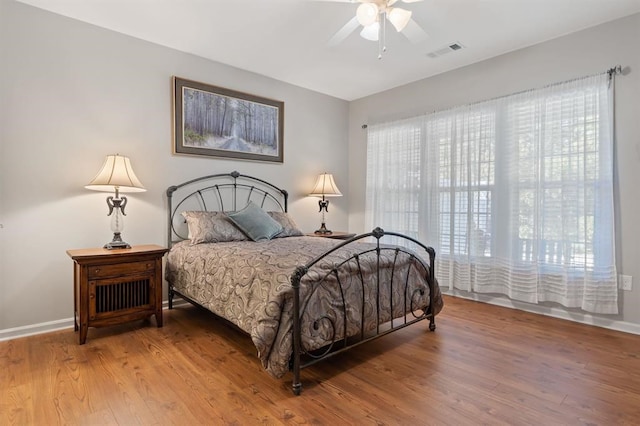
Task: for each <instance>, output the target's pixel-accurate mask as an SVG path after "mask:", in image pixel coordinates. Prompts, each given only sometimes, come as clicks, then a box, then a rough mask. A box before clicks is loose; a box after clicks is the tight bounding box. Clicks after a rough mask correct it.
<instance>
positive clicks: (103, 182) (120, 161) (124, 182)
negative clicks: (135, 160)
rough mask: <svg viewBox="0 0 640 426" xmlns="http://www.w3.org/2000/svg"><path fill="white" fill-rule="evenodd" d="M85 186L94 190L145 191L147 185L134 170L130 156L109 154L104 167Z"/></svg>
mask: <svg viewBox="0 0 640 426" xmlns="http://www.w3.org/2000/svg"><path fill="white" fill-rule="evenodd" d="M85 188H87V189H92V190H94V191H106V192H113V191H115V190H118V191H120V192H144V191H146V189H145V187H144V186H143V185H142V183H141V182H140V180H138V177H137V176H136V174H135V173H134V172H133V168H132V167H131V161H130V160H129V157H124V156H122V155H118V154H116V155H107V158H106V159H105V160H104V164H103V165H102V168H101V169H100V171H99V172H98V174H97V175H96V177H94V178H93V180H92V181H91V182H89V184H88V185H85Z"/></svg>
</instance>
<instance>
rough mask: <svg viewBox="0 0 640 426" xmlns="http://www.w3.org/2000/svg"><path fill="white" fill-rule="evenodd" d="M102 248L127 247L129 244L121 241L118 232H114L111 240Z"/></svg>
mask: <svg viewBox="0 0 640 426" xmlns="http://www.w3.org/2000/svg"><path fill="white" fill-rule="evenodd" d="M104 248H106V249H107V250H113V249H128V248H131V246H130V245H129V243H125V242H124V241H122V237H121V236H120V233H119V232H114V233H113V240H112V241H111V242H110V243H107V244H105V245H104Z"/></svg>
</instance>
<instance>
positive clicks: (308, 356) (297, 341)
mask: <svg viewBox="0 0 640 426" xmlns="http://www.w3.org/2000/svg"><path fill="white" fill-rule="evenodd" d="M385 235H386V236H391V237H396V239H399V240H405V241H407V242H410V243H412V245H413V246H415V247H417V248H418V250H420V249H422V250H424V251H425V252H426V253H427V254H428V256H429V264H428V265H427V264H425V262H424V260H423V259H422V258H421V257H420V256H418V255H417V254H416V253H415V252H414V251H413V250H409V249H406V248H404V247H402V246H399V245H394V246H389V245H382V244H381V243H380V240H381V239H382V238H383V237H384V236H385ZM369 237H374V238H375V248H373V249H367V250H366V251H363V252H356V253H354V254H352V255H351V256H350V257H349V258H347V259H345V260H344V261H341V262H340V263H337V264H334V265H333V266H332V267H331V268H326V267H325V268H324V269H322V272H321V273H319V274H318V273H317V271H315V272H314V274H315V275H317V276H314V278H313V280H312V281H309V278H310V277H309V274H310V271H312V270H313V268H314V266H316V265H318V264H320V263H321V262H322V261H323V260H326V257H327V256H329V255H331V254H332V253H334V252H335V251H337V250H340V249H341V248H343V247H345V246H348V245H350V244H352V243H354V242H355V241H358V240H362V239H365V238H369ZM386 252H390V253H389V254H390V255H391V256H392V257H393V263H392V265H391V271H390V278H387V277H383V274H382V273H381V272H382V271H381V256H382V254H383V253H385V254H386ZM371 254H373V255H374V256H375V257H376V270H375V272H374V274H375V290H374V294H375V299H376V300H375V311H376V313H375V314H376V315H377V321H376V324H377V325H376V327H375V329H365V319H364V311H365V307H364V303H365V301H364V297H365V279H364V277H363V270H362V265H361V263H360V258H361V257H362V256H365V255H371ZM400 256H409V257H410V258H411V260H417V261H418V264H419V265H421V266H422V268H423V271H422V273H423V274H424V278H425V280H426V282H427V285H428V288H429V304H428V306H426V307H425V308H416V307H415V306H414V300H415V297H416V296H424V294H416V292H419V291H422V292H423V291H424V290H415V291H414V292H413V294H409V291H408V290H409V284H410V282H409V281H410V277H409V268H407V271H406V274H407V275H406V277H399V282H401V283H402V282H403V283H404V289H403V294H404V296H403V298H402V300H394V290H393V282H394V278H396V279H398V274H401V273H402V271H400V269H401V268H397V262H398V259H399V257H400ZM434 266H435V250H434V249H433V248H432V247H427V246H426V245H424V244H422V243H421V242H419V241H417V240H415V239H413V238H411V237H409V236H406V235H402V234H399V233H395V232H385V231H384V230H382V229H381V228H376V229H374V230H373V231H372V232H369V233H366V234H361V235H358V236H356V237H354V238H352V239H350V240H348V241H344V242H343V243H341V244H339V245H337V246H336V247H334V248H333V249H331V250H330V251H328V252H326V253H324V254H323V255H321V256H319V257H317V258H315V259H313V260H312V261H310V262H308V263H307V264H306V265H304V266H299V267H298V268H297V269H296V270H295V272H294V274H293V275H292V277H291V285H292V287H293V297H294V298H293V311H294V314H293V354H292V358H291V370H292V373H293V385H292V387H293V393H294V394H296V395H299V394H300V392H301V390H302V383H301V382H300V370H301V369H303V368H305V367H308V366H310V365H313V364H315V363H316V362H318V361H320V360H323V359H325V358H328V357H331V356H334V355H336V354H339V353H341V352H343V351H345V350H347V349H349V348H352V347H354V346H358V345H361V344H363V343H366V342H369V341H371V340H373V339H377V338H378V337H382V336H384V335H386V334H388V333H391V332H393V331H396V330H399V329H402V328H404V327H407V326H409V325H411V324H414V323H416V322H418V321H422V320H425V319H428V320H429V329H430V330H431V331H434V330H435V328H436V325H435V315H434V313H433V310H432V309H433V296H434V294H435V285H436V284H435V282H436V281H435V270H434ZM346 268H349V273H350V274H355V275H356V281H357V280H359V282H360V283H361V286H362V301H361V303H362V307H361V309H360V310H359V311H360V312H361V316H362V317H361V318H359V319H358V320H359V322H360V324H359V329H360V330H359V333H355V335H354V334H353V333H352V334H351V335H348V333H347V327H348V326H349V325H352V326H353V325H354V324H353V322H351V323H349V320H348V315H347V310H348V306H347V305H346V298H345V288H344V283H343V282H342V280H341V273H343V274H344V270H345V269H346ZM386 268H387V269H388V266H387V267H386ZM386 275H389V274H388V273H387V274H386ZM342 276H343V275H342ZM305 278H306V280H305ZM387 279H388V281H389V282H388V286H386V285H383V282H382V281H383V280H387ZM329 280H331V282H332V284H331V285H334V286H336V283H337V286H338V287H339V288H337V290H338V291H337V293H338V294H339V299H340V300H338V301H334V306H338V308H339V309H341V315H342V318H341V321H334V319H332V318H330V317H329V316H327V315H322V316H321V317H320V318H314V319H305V313H306V312H307V308H308V303H309V299H310V298H309V297H308V296H309V294H311V293H313V292H315V291H316V290H317V289H318V288H319V287H320V286H322V285H323V284H324V283H326V282H328V281H329ZM396 282H398V280H397V281H396ZM305 286H307V287H306V288H304V287H305ZM387 287H388V289H389V291H390V293H389V299H388V300H389V303H390V306H381V305H380V303H381V302H380V301H381V299H382V297H381V294H380V291H381V289H382V288H387ZM302 290H305V291H304V293H306V296H305V298H304V299H302V296H303V295H302V294H301V293H302ZM367 290H369V294H370V295H371V289H367ZM397 303H401V304H403V311H402V312H404V315H403V316H402V317H396V318H394V316H393V313H394V312H395V311H394V306H395V304H397ZM384 309H389V312H390V315H391V320H390V321H388V322H383V321H381V320H380V315H381V312H382V311H383V310H384ZM417 310H418V311H420V312H419V313H416V311H417ZM303 321H311V322H310V323H308V324H303V323H302V322H303ZM336 322H341V323H342V329H341V330H340V332H338V330H337V329H336V327H337V326H336ZM381 322H383V324H381ZM320 323H323V324H325V325H326V326H328V328H329V330H332V331H331V332H332V336H331V338H330V339H329V341H330V343H329V344H328V345H326V346H324V347H322V348H320V349H317V350H308V349H307V348H305V347H303V339H302V335H301V333H302V329H303V325H305V326H309V325H310V326H311V327H312V328H313V329H316V330H317V329H318V326H319V324H320ZM307 328H308V327H307ZM356 328H357V327H356ZM352 329H353V327H352ZM336 336H340V337H339V338H338V337H336Z"/></svg>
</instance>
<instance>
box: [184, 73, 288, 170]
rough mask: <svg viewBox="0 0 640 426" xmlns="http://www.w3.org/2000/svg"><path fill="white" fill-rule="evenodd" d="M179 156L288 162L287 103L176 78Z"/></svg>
mask: <svg viewBox="0 0 640 426" xmlns="http://www.w3.org/2000/svg"><path fill="white" fill-rule="evenodd" d="M173 86H174V89H173V90H174V91H173V95H174V96H173V107H174V123H173V128H174V152H175V153H176V154H193V155H207V156H212V157H226V158H238V159H243V160H259V161H273V162H278V163H282V162H283V145H284V144H283V140H282V136H283V131H284V117H283V115H284V102H281V101H274V100H272V99H266V98H261V97H259V96H254V95H249V94H247V93H242V92H236V91H234V90H229V89H225V88H222V87H217V86H211V85H209V84H204V83H198V82H195V81H190V80H185V79H182V78H178V77H174V78H173Z"/></svg>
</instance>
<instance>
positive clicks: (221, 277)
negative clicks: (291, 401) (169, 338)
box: [166, 237, 442, 377]
mask: <svg viewBox="0 0 640 426" xmlns="http://www.w3.org/2000/svg"><path fill="white" fill-rule="evenodd" d="M339 242H340V241H336V240H332V239H328V238H314V237H289V238H276V239H273V240H270V241H261V242H253V241H239V242H228V243H214V244H198V245H190V244H189V241H183V242H180V243H177V244H175V245H174V246H173V248H172V249H171V251H170V252H169V255H168V257H167V263H166V279H167V281H168V282H169V283H170V284H172V285H173V286H174V287H175V289H176V290H177V291H178V292H180V293H182V294H184V295H185V296H187V297H189V298H191V299H193V300H195V301H196V302H198V303H199V304H201V305H202V306H204V307H205V308H207V309H209V310H210V311H212V312H213V313H215V314H217V315H219V316H221V317H223V318H225V319H227V320H229V321H231V322H232V323H234V324H236V325H237V326H238V327H240V328H241V329H242V330H244V331H245V332H247V333H248V334H249V335H250V336H251V339H252V340H253V343H254V344H255V346H256V348H257V350H258V356H259V358H260V360H261V362H262V364H263V366H264V367H265V369H266V370H267V371H268V372H269V373H270V374H271V375H273V376H275V377H281V376H283V375H284V374H285V373H286V372H287V371H288V370H289V358H290V357H291V353H292V347H293V340H292V327H293V325H292V312H293V289H292V287H291V282H290V278H291V275H292V273H293V271H294V270H295V268H296V267H298V266H301V265H304V264H306V263H307V262H309V261H310V260H312V259H313V258H315V257H317V256H319V255H321V254H322V253H325V252H326V251H328V250H329V249H330V248H332V247H333V246H335V245H336V244H338V243H339ZM373 247H375V245H374V244H370V243H363V242H355V243H352V244H348V245H346V246H345V247H343V248H342V249H340V250H338V251H337V252H336V253H334V254H332V255H330V256H329V257H327V258H325V259H324V260H323V261H322V262H321V263H320V264H318V265H317V266H316V267H314V268H312V269H311V270H310V271H309V273H308V274H307V275H305V277H304V278H303V280H302V285H301V299H302V300H303V301H304V300H306V303H305V302H302V303H303V304H304V306H305V307H306V309H304V311H303V310H302V308H301V311H303V312H304V313H303V316H302V318H303V321H302V343H303V347H304V348H305V349H306V350H313V349H317V348H320V347H322V346H324V345H326V344H327V343H330V342H331V340H333V339H340V338H342V336H343V335H344V331H343V330H344V316H345V315H344V314H343V308H342V307H343V306H344V304H343V303H342V302H341V301H342V300H343V298H344V300H345V301H346V303H345V304H346V305H347V307H348V308H347V310H346V318H347V334H348V335H349V336H352V335H356V334H358V333H360V332H361V325H362V324H363V323H364V327H363V328H364V329H365V330H371V329H375V327H376V325H377V324H378V323H384V322H388V321H389V320H390V319H391V316H392V315H391V311H393V317H394V318H398V317H403V316H404V315H405V312H410V311H411V310H412V309H413V310H414V311H415V310H417V309H421V308H425V307H426V306H428V305H429V303H430V302H431V301H433V304H434V305H433V312H434V314H437V313H438V312H439V311H440V309H441V308H442V297H441V294H440V290H439V288H438V287H437V284H436V291H435V293H436V294H434V295H430V294H429V287H428V284H427V282H426V280H425V278H424V277H425V271H424V269H423V267H422V266H421V264H419V263H418V262H416V261H413V263H412V262H410V260H409V256H405V259H399V260H398V259H396V267H395V268H391V267H390V266H388V265H390V264H391V263H393V260H394V259H393V258H394V256H395V254H394V251H388V252H387V251H383V256H381V258H382V259H383V260H382V261H381V268H380V269H381V280H380V282H387V284H386V286H381V289H380V294H381V297H380V299H381V300H380V302H379V303H378V302H376V300H371V299H375V297H373V298H372V297H369V292H370V291H371V292H372V293H373V294H375V286H376V282H377V279H376V273H375V271H376V269H377V267H376V260H375V254H374V253H371V254H370V255H364V256H360V258H359V259H358V261H354V260H352V261H350V262H348V263H347V264H345V265H344V266H343V267H342V268H340V269H339V270H338V271H339V273H338V274H335V273H331V270H332V269H333V267H334V265H335V264H339V263H341V262H343V261H344V260H345V259H347V258H349V257H350V256H351V255H352V254H354V253H360V252H363V251H366V250H367V249H370V248H373ZM387 263H388V265H387V266H385V265H386V264H387ZM358 264H359V267H358ZM392 269H393V272H392ZM402 270H404V271H405V272H401V271H402ZM360 271H362V277H363V280H361V274H360ZM407 273H409V276H410V281H409V282H410V284H409V286H408V288H405V284H406V276H407V275H406V274H407ZM391 275H394V281H396V282H397V283H395V284H394V285H393V286H392V287H393V288H389V285H388V281H390V278H391ZM319 277H326V279H324V280H323V281H322V284H320V285H319V284H313V281H315V280H316V279H318V278H319ZM385 278H386V279H385ZM338 280H339V281H340V284H341V287H342V290H340V286H338V285H336V283H337V281H338ZM362 281H364V283H365V285H364V286H363V285H362ZM363 289H364V290H363ZM363 291H364V297H363ZM392 294H393V296H392ZM432 296H433V297H432ZM392 299H393V307H391V306H390V303H389V301H390V300H392ZM362 300H365V302H364V305H363V302H362ZM376 306H381V309H376ZM363 311H364V315H363ZM377 312H379V315H378V314H377ZM378 317H379V318H378ZM321 318H322V319H321ZM363 318H364V321H363ZM316 320H319V321H316Z"/></svg>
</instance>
